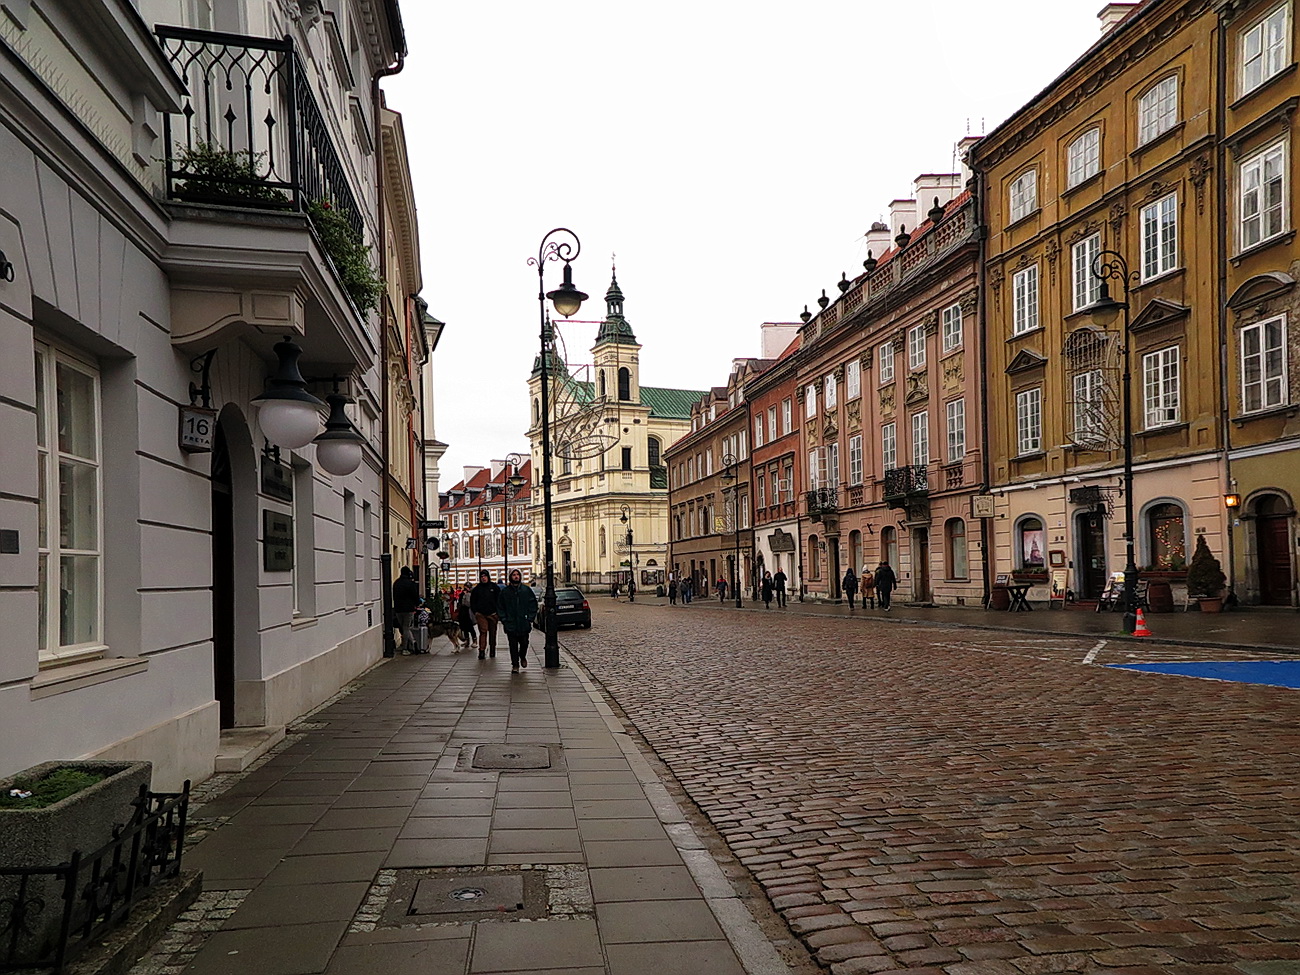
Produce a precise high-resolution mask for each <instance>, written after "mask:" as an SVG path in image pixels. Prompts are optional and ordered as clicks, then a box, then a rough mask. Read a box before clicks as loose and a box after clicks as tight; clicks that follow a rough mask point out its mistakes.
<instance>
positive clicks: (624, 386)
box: [618, 366, 632, 402]
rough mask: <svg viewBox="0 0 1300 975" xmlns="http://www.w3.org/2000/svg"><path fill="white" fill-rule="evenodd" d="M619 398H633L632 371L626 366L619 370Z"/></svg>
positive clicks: (626, 399) (625, 399)
mask: <svg viewBox="0 0 1300 975" xmlns="http://www.w3.org/2000/svg"><path fill="white" fill-rule="evenodd" d="M618 398H619V399H620V400H623V401H624V402H626V401H628V400H630V399H631V398H632V373H631V372H629V371H628V369H627V367H626V366H625V367H623V368H622V369H620V370H619V371H618Z"/></svg>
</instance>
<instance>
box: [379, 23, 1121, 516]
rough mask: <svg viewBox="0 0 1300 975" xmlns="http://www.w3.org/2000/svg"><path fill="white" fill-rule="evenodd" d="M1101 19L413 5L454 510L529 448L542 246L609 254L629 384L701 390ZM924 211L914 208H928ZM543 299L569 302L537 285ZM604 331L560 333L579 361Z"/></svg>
mask: <svg viewBox="0 0 1300 975" xmlns="http://www.w3.org/2000/svg"><path fill="white" fill-rule="evenodd" d="M1101 6H1102V0H986V2H984V3H971V2H969V0H913V2H910V3H893V2H885V0H857V2H852V0H803V2H800V3H790V2H788V0H782V2H773V0H753V2H749V3H740V2H739V0H690V2H683V0H658V2H649V0H639V2H633V0H614V2H611V0H566V2H558V0H557V2H525V0H502V2H497V3H483V2H461V3H455V2H447V0H406V2H404V3H403V5H402V15H403V18H404V20H405V25H406V34H407V42H408V45H409V47H410V55H409V56H408V58H407V61H406V67H405V69H404V70H403V72H402V73H401V74H400V75H398V76H397V77H395V78H392V79H389V80H388V81H386V82H385V89H386V91H387V97H388V103H389V107H391V108H393V109H395V110H397V111H399V112H401V113H402V114H403V116H404V119H405V126H406V134H407V141H408V145H409V151H410V158H411V169H412V172H413V177H414V181H415V192H416V201H417V205H418V207H419V220H420V239H421V263H422V267H423V273H424V290H423V295H424V297H425V298H426V300H427V301H428V302H429V310H430V312H431V313H432V314H434V315H436V316H437V317H438V318H440V319H441V320H442V321H444V322H446V323H447V327H446V329H445V331H444V333H443V337H442V341H441V343H440V344H439V346H438V350H437V352H436V353H435V354H434V357H433V369H434V377H435V378H434V389H435V414H436V419H437V436H438V439H440V440H443V441H445V442H446V443H447V444H449V445H450V446H449V449H448V450H447V453H446V456H445V457H444V459H443V462H442V465H441V471H442V487H443V489H444V490H446V489H447V488H448V487H450V486H451V485H452V484H454V483H455V482H456V481H458V480H459V479H460V476H461V474H460V471H461V468H462V466H464V465H466V464H486V462H487V461H488V460H489V459H491V458H494V457H496V458H500V457H503V456H504V455H505V454H506V453H508V452H510V451H516V450H517V451H526V450H527V446H528V440H527V435H526V430H527V427H528V391H527V381H528V374H529V371H530V370H531V368H532V362H533V358H534V356H535V355H536V354H537V350H538V325H539V322H538V307H537V287H536V286H537V274H536V271H535V269H534V268H532V267H529V266H528V264H527V263H526V262H527V260H528V258H529V257H530V256H535V255H536V254H537V249H538V246H539V245H540V243H541V240H542V238H543V236H544V235H545V234H546V233H547V231H549V230H551V229H552V228H554V227H569V228H571V229H572V230H574V231H575V232H576V233H577V234H578V236H579V237H580V238H581V240H582V253H581V256H580V257H579V258H578V260H577V261H576V262H575V263H574V265H573V272H574V283H575V284H576V285H577V286H578V288H580V289H581V290H583V291H586V292H587V293H588V294H590V295H591V300H590V301H589V302H588V303H587V304H585V305H584V306H583V308H582V311H580V312H579V313H578V315H577V316H575V317H576V318H578V319H588V320H598V319H599V318H600V317H601V316H602V315H603V313H604V308H605V305H604V300H603V299H604V294H605V289H606V288H607V287H608V285H609V278H610V258H611V254H617V258H618V279H619V284H620V285H621V286H622V289H623V292H624V294H625V296H626V302H625V307H624V311H625V314H626V315H627V318H628V320H629V321H630V322H631V324H632V327H633V329H634V331H635V332H636V337H637V340H638V341H639V342H640V343H641V345H642V346H643V349H642V352H641V382H642V383H643V384H644V385H647V386H672V387H679V388H686V389H704V388H707V387H709V386H713V385H720V384H722V383H724V382H725V381H726V378H727V374H728V372H729V370H730V365H731V360H732V359H733V358H736V357H739V356H753V355H758V353H759V325H760V323H761V322H764V321H795V320H797V316H798V314H799V312H800V311H802V310H803V307H804V305H805V304H809V305H810V306H811V307H812V308H813V309H814V310H815V309H816V305H815V300H816V298H817V296H818V295H820V294H821V290H822V289H823V288H826V289H827V290H828V293H829V294H831V295H832V296H834V295H836V294H837V291H836V290H835V288H834V284H835V282H836V281H838V280H839V278H840V274H841V272H844V271H847V272H848V274H849V277H850V278H852V277H853V276H854V274H855V273H857V272H860V271H861V269H862V260H863V258H864V257H865V256H866V253H865V247H864V245H863V243H862V235H863V233H864V232H865V231H866V230H867V228H868V227H869V226H870V225H871V222H872V221H873V220H877V219H879V218H880V217H881V216H883V215H885V214H886V213H887V211H888V207H889V202H890V200H892V199H895V198H898V197H907V196H910V195H911V184H912V180H913V179H914V178H915V177H916V176H917V175H919V174H921V173H937V172H955V171H956V169H955V168H954V167H955V160H954V147H955V143H956V142H957V140H958V139H960V138H961V137H962V136H964V135H966V134H967V133H968V132H969V133H972V134H976V135H978V134H980V133H981V132H983V131H990V130H992V129H993V128H994V127H995V126H996V125H997V124H998V123H999V122H1000V121H1002V120H1003V119H1005V118H1006V117H1007V116H1008V115H1009V114H1010V113H1011V112H1012V111H1014V110H1015V109H1016V108H1018V107H1019V106H1021V105H1023V104H1024V103H1025V102H1026V101H1028V100H1029V99H1030V98H1032V97H1033V96H1034V95H1035V94H1036V93H1037V92H1038V91H1040V90H1041V89H1042V88H1043V87H1045V86H1046V85H1047V84H1048V83H1049V82H1050V81H1051V80H1052V79H1053V78H1054V77H1056V76H1057V75H1058V74H1059V73H1060V72H1061V71H1062V70H1064V69H1065V67H1066V66H1067V65H1069V63H1070V62H1071V61H1073V60H1074V59H1075V58H1076V57H1077V56H1078V55H1079V54H1081V53H1082V52H1083V51H1084V50H1085V49H1086V48H1087V47H1088V46H1089V45H1090V44H1092V43H1093V41H1095V40H1096V38H1097V37H1098V33H1099V25H1098V21H1097V18H1096V14H1097V11H1098V9H1100V7H1101ZM921 209H922V210H924V209H926V207H925V206H922V207H921ZM546 273H547V280H546V289H547V290H548V291H549V290H551V289H552V288H554V287H555V286H556V285H557V284H558V282H559V274H560V271H559V265H557V264H554V263H552V264H549V265H548V266H547V272H546ZM595 333H596V326H595V325H583V324H571V325H567V326H564V327H563V329H562V335H563V338H564V342H565V345H566V348H567V351H568V356H569V360H570V361H571V362H574V363H584V362H589V361H590V359H591V355H590V348H591V344H592V342H593V340H594V338H595Z"/></svg>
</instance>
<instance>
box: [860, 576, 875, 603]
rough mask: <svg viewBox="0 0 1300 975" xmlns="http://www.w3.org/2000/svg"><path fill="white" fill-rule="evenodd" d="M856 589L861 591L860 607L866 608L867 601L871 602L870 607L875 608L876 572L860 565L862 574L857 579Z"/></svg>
mask: <svg viewBox="0 0 1300 975" xmlns="http://www.w3.org/2000/svg"><path fill="white" fill-rule="evenodd" d="M858 591H859V592H861V593H862V608H863V609H866V608H867V603H871V608H872V609H875V608H876V574H875V573H874V572H872V571H871V570H870V569H869V568H867V567H866V566H865V565H864V566H863V567H862V575H861V577H860V578H859V579H858Z"/></svg>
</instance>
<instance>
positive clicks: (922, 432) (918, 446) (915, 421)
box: [912, 410, 930, 467]
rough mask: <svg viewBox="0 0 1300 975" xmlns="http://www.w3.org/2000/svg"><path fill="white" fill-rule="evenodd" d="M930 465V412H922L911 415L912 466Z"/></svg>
mask: <svg viewBox="0 0 1300 975" xmlns="http://www.w3.org/2000/svg"><path fill="white" fill-rule="evenodd" d="M929 464H930V412H929V411H928V410H922V411H921V412H920V413H913V414H912V465H913V466H914V467H927V466H929Z"/></svg>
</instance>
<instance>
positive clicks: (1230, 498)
mask: <svg viewBox="0 0 1300 975" xmlns="http://www.w3.org/2000/svg"><path fill="white" fill-rule="evenodd" d="M1223 506H1224V507H1225V508H1239V507H1241V495H1240V494H1225V495H1224V496H1223Z"/></svg>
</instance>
